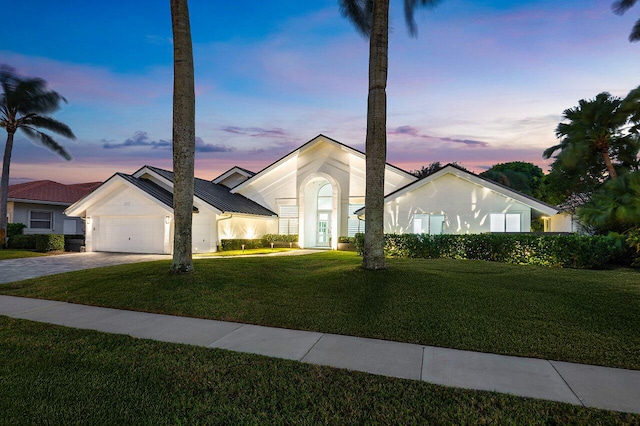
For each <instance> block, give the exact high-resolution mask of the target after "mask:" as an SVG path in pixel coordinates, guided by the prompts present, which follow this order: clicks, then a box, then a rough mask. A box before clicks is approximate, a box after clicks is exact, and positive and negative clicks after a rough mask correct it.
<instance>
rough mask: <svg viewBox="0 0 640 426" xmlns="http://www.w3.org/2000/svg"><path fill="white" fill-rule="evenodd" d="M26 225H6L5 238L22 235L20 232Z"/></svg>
mask: <svg viewBox="0 0 640 426" xmlns="http://www.w3.org/2000/svg"><path fill="white" fill-rule="evenodd" d="M26 227H27V225H25V224H24V223H7V237H9V238H11V237H15V236H16V235H22V230H23V229H24V228H26Z"/></svg>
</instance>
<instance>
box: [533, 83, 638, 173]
mask: <svg viewBox="0 0 640 426" xmlns="http://www.w3.org/2000/svg"><path fill="white" fill-rule="evenodd" d="M621 106H622V99H620V98H618V97H616V96H612V95H611V94H609V93H607V92H603V93H600V94H598V95H597V96H596V97H595V98H594V99H590V100H585V99H581V100H580V101H579V105H578V106H577V107H574V108H569V109H566V110H565V111H564V113H563V119H564V120H565V121H567V122H564V123H560V124H559V125H558V127H557V128H556V136H557V137H558V138H560V143H559V144H557V145H554V146H552V147H551V148H548V149H546V150H545V151H544V153H543V157H544V158H550V157H551V156H552V155H553V154H554V153H555V152H556V151H560V153H559V154H558V156H557V159H558V160H559V161H560V163H561V164H562V165H563V166H565V167H566V168H568V169H572V168H576V167H578V166H580V167H585V166H586V165H590V164H594V163H595V162H600V161H602V162H603V163H604V166H605V167H606V171H607V173H608V175H609V177H610V178H611V179H615V178H616V177H617V176H618V172H617V171H616V168H615V167H614V164H613V161H612V159H611V154H612V153H615V152H617V151H620V149H621V148H624V147H625V144H627V143H628V142H629V139H628V138H627V137H625V136H623V135H622V127H623V126H624V125H625V124H626V123H627V119H628V114H627V113H626V112H625V111H623V110H622V109H621ZM600 159H601V160H600Z"/></svg>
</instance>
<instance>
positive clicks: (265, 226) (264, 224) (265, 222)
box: [217, 214, 278, 244]
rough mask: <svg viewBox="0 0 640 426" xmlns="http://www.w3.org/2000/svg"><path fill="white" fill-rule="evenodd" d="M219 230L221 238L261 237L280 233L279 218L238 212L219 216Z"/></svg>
mask: <svg viewBox="0 0 640 426" xmlns="http://www.w3.org/2000/svg"><path fill="white" fill-rule="evenodd" d="M217 230H218V235H219V237H220V239H221V240H228V239H253V238H260V237H262V236H263V235H264V234H277V233H278V219H277V218H275V217H274V218H265V217H260V216H249V215H238V214H233V215H232V216H231V217H229V216H218V219H217ZM217 243H218V244H219V241H218V242H217Z"/></svg>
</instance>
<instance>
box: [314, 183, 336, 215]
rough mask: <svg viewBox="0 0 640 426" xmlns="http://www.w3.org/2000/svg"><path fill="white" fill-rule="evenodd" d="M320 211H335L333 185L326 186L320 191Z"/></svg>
mask: <svg viewBox="0 0 640 426" xmlns="http://www.w3.org/2000/svg"><path fill="white" fill-rule="evenodd" d="M318 210H333V191H332V190H331V184H328V183H327V184H324V185H323V186H322V187H321V188H320V189H319V190H318Z"/></svg>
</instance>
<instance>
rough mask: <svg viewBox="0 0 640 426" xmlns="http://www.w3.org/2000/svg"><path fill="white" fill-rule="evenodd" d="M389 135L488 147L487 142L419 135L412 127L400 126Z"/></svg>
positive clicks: (417, 130) (416, 129)
mask: <svg viewBox="0 0 640 426" xmlns="http://www.w3.org/2000/svg"><path fill="white" fill-rule="evenodd" d="M389 134H390V135H396V136H411V137H414V138H421V139H429V140H436V141H441V142H449V143H459V144H464V145H467V146H470V147H473V148H475V147H482V148H486V147H488V146H489V143H487V142H483V141H478V140H474V139H456V138H450V137H439V136H433V135H427V134H423V133H420V130H419V129H418V128H416V127H413V126H400V127H397V128H396V129H395V130H391V131H389Z"/></svg>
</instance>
